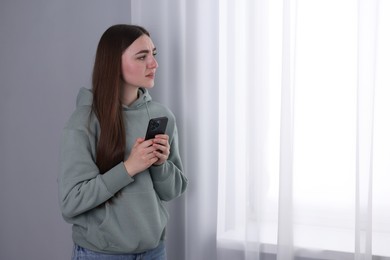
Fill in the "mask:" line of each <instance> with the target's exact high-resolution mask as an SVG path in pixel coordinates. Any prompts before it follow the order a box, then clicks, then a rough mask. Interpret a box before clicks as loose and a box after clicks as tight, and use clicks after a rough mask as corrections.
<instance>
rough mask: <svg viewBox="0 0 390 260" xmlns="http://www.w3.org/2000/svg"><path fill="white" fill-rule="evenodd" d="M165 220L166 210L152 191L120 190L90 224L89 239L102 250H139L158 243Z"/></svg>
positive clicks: (166, 217)
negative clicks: (100, 216) (100, 219)
mask: <svg viewBox="0 0 390 260" xmlns="http://www.w3.org/2000/svg"><path fill="white" fill-rule="evenodd" d="M167 221H168V212H167V210H166V209H165V207H164V205H163V204H162V202H161V201H160V199H159V198H158V196H157V194H156V193H155V191H154V190H152V191H149V192H139V193H125V192H121V193H120V194H119V196H118V197H115V198H114V199H112V200H111V202H110V203H106V206H105V217H104V220H103V222H101V224H100V225H93V226H91V229H90V230H91V231H92V232H91V233H90V235H92V236H94V237H89V238H90V239H91V240H94V244H96V245H97V246H98V247H99V248H101V249H102V250H107V251H112V252H130V253H131V252H141V251H145V250H149V249H152V248H155V247H156V246H158V244H159V242H160V240H161V237H162V234H163V232H164V229H165V227H166V224H167ZM91 224H92V223H91ZM91 242H92V241H91Z"/></svg>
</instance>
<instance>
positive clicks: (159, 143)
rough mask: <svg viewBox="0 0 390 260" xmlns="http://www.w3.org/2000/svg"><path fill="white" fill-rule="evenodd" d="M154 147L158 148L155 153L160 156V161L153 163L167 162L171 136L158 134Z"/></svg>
mask: <svg viewBox="0 0 390 260" xmlns="http://www.w3.org/2000/svg"><path fill="white" fill-rule="evenodd" d="M153 147H154V148H156V150H155V151H154V155H155V156H156V157H157V158H158V161H157V162H155V163H154V164H153V165H161V164H163V163H164V162H166V160H168V157H169V153H170V145H169V136H168V135H156V136H155V138H154V139H153Z"/></svg>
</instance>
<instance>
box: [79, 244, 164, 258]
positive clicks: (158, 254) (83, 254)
mask: <svg viewBox="0 0 390 260" xmlns="http://www.w3.org/2000/svg"><path fill="white" fill-rule="evenodd" d="M141 259H142V260H166V259H167V257H166V252H165V244H164V243H163V242H161V243H160V245H159V246H158V247H156V248H155V249H151V250H149V251H146V252H143V253H139V254H122V255H110V254H103V253H98V252H94V251H91V250H88V249H86V248H83V247H81V246H78V245H74V248H73V255H72V260H141Z"/></svg>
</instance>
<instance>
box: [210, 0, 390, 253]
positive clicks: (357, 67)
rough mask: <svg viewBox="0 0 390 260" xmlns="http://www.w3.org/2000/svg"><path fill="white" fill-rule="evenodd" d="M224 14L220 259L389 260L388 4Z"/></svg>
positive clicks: (231, 9) (349, 2) (304, 0)
mask: <svg viewBox="0 0 390 260" xmlns="http://www.w3.org/2000/svg"><path fill="white" fill-rule="evenodd" d="M219 5H220V16H219V17H220V19H219V32H220V43H219V45H220V56H219V70H220V82H219V86H220V89H219V91H220V92H219V93H220V103H219V104H220V106H219V122H220V125H219V184H218V189H219V194H218V195H219V196H218V232H217V245H218V252H219V256H220V257H219V258H220V259H225V260H229V259H275V258H276V259H280V260H285V259H301V258H305V259H307V258H309V259H373V258H375V259H381V258H384V257H386V256H387V257H389V256H390V247H389V242H390V218H389V217H390V202H389V199H388V198H389V197H390V191H389V189H388V188H386V187H388V185H389V183H390V176H389V174H388V173H389V171H390V163H389V161H390V160H389V158H390V134H389V133H390V121H389V119H388V117H389V116H388V111H390V105H389V104H390V102H389V100H390V76H389V74H390V73H389V71H390V47H388V46H390V42H389V41H390V36H389V33H388V32H389V31H390V19H389V16H388V15H387V14H388V13H390V4H389V1H381V0H360V1H354V0H327V1H324V0H316V1H313V0H272V1H271V0H246V1H234V0H225V1H222V0H221V1H220V3H219ZM240 252H242V253H240Z"/></svg>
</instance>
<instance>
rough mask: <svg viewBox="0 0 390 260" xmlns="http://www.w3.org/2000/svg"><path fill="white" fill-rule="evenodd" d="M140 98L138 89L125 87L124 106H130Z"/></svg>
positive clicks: (123, 94)
mask: <svg viewBox="0 0 390 260" xmlns="http://www.w3.org/2000/svg"><path fill="white" fill-rule="evenodd" d="M137 98H138V87H131V86H123V93H122V104H123V105H126V106H130V105H131V104H132V103H133V102H134V101H136V100H137Z"/></svg>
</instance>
